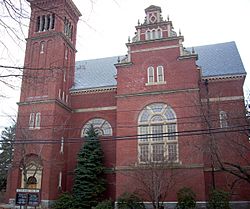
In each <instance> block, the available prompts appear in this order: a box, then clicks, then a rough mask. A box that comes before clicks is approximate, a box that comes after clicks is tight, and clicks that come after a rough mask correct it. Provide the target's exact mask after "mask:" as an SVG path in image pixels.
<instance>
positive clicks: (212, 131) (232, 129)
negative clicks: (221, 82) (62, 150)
mask: <svg viewBox="0 0 250 209" xmlns="http://www.w3.org/2000/svg"><path fill="white" fill-rule="evenodd" d="M249 129H250V125H244V126H234V127H230V128H212V129H193V130H185V131H177V132H171V133H166V132H163V133H155V134H136V135H127V136H109V137H107V136H101V139H100V141H117V140H118V141H119V140H138V139H155V138H157V137H165V138H170V137H173V136H175V137H184V136H200V135H210V134H221V133H235V132H245V131H249ZM61 140H62V139H43V140H42V139H16V140H14V141H8V140H0V142H6V141H7V142H12V143H13V144H59V143H61ZM81 141H86V139H84V138H65V139H64V143H79V142H81ZM170 141H171V140H170ZM174 142H176V141H175V140H173V143H174Z"/></svg>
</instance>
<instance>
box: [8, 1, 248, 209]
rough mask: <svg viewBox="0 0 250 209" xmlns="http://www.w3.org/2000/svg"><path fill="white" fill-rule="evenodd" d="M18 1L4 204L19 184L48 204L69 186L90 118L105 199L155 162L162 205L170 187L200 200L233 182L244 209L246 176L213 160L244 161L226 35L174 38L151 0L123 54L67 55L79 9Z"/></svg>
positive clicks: (238, 75)
mask: <svg viewBox="0 0 250 209" xmlns="http://www.w3.org/2000/svg"><path fill="white" fill-rule="evenodd" d="M30 4H31V11H32V13H31V21H30V28H29V35H28V38H27V48H26V56H25V61H24V65H25V70H24V78H23V81H22V89H21V97H20V102H19V111H18V121H17V133H16V135H17V140H20V144H17V145H16V148H15V155H14V160H13V165H12V168H11V170H10V172H9V178H8V189H7V201H9V202H10V203H13V204H14V202H15V198H16V193H17V191H21V192H25V191H27V189H26V190H22V188H28V189H29V191H32V190H35V191H38V192H39V195H40V198H41V205H44V206H48V205H50V203H52V202H53V200H55V199H56V198H57V197H58V195H59V194H60V193H61V192H62V191H71V189H72V185H73V177H74V176H73V174H74V169H75V166H76V157H77V153H78V151H79V149H80V147H81V145H82V143H83V141H84V135H85V133H86V130H87V129H88V127H89V126H90V124H93V126H94V128H95V129H96V130H97V131H98V133H99V134H100V135H101V139H100V140H101V143H102V148H103V151H104V157H105V159H104V161H105V162H104V163H105V166H106V167H107V168H108V169H107V170H108V172H107V175H106V177H107V180H108V185H107V192H106V196H107V197H111V198H112V199H113V200H115V199H116V198H117V197H119V196H120V195H121V194H122V193H123V192H125V191H128V192H139V193H140V191H142V190H143V189H142V188H141V185H140V182H138V181H137V180H138V179H136V177H135V175H134V174H135V173H136V171H138V170H143V169H146V167H147V166H148V165H150V166H152V165H153V166H155V165H157V166H158V167H159V166H160V169H158V170H162V169H163V168H164V171H165V173H166V174H167V175H168V178H167V179H168V180H171V181H172V182H169V185H170V186H169V187H170V189H169V191H166V192H167V193H168V195H166V197H165V199H164V202H166V203H167V202H168V203H169V204H170V203H171V202H172V203H173V202H176V192H177V191H178V190H179V189H180V188H182V187H183V186H186V187H191V188H192V189H193V191H194V192H195V193H196V194H197V201H198V203H199V204H200V206H202V204H204V203H205V201H207V198H208V194H209V191H210V189H211V188H213V187H215V188H223V189H225V190H227V191H233V195H232V197H231V200H232V201H233V203H234V204H236V205H241V206H242V207H243V206H245V208H247V207H250V206H249V204H250V203H249V200H250V189H249V186H248V187H247V183H245V181H242V180H241V181H235V179H236V178H235V177H234V176H233V175H229V174H228V173H226V172H222V165H221V163H224V162H230V163H232V164H233V163H235V164H237V165H242V166H243V167H244V166H247V165H248V166H249V164H247V163H246V162H245V161H244V160H245V159H246V158H247V157H249V149H248V152H247V150H246V149H242V146H241V145H245V146H244V147H248V148H249V144H248V137H247V135H246V131H245V127H246V126H245V125H246V124H245V106H244V97H243V90H242V86H243V83H244V79H245V76H246V72H245V70H244V67H243V64H242V62H241V58H240V55H239V53H238V50H237V48H236V45H235V43H234V42H228V43H221V44H214V45H207V46H199V47H195V48H185V47H184V46H183V41H184V37H183V36H182V35H181V34H177V33H176V32H175V31H174V30H173V26H172V22H171V21H170V20H164V19H163V17H162V15H161V8H160V7H157V6H153V5H152V6H150V7H148V8H146V9H145V13H146V18H145V21H144V22H143V23H139V22H138V25H137V26H136V27H135V28H136V35H135V37H133V39H132V40H131V41H129V42H128V43H127V44H126V45H127V48H128V53H127V54H126V55H125V56H115V57H108V58H102V59H96V60H84V61H78V62H75V53H76V49H75V44H76V30H77V22H78V18H79V17H80V16H81V14H80V12H79V10H78V9H77V7H76V6H75V5H74V3H73V2H72V1H71V0H54V1H49V0H33V1H30ZM228 153H230V154H228ZM231 166H232V165H231ZM229 167H230V165H227V167H226V168H227V169H231V167H230V168H229ZM233 170H235V169H233ZM143 171H145V172H142V173H144V174H147V175H148V173H147V169H146V170H143ZM170 173H171V175H170ZM140 175H142V174H140ZM169 175H170V176H169ZM137 177H138V175H137ZM145 178H146V176H145ZM235 182H237V184H236V183H235ZM172 184H174V186H173V185H172ZM164 187H167V185H164ZM142 196H143V198H144V201H145V202H149V197H148V196H147V195H146V194H142ZM247 205H248V206H247Z"/></svg>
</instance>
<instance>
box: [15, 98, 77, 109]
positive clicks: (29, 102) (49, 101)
mask: <svg viewBox="0 0 250 209" xmlns="http://www.w3.org/2000/svg"><path fill="white" fill-rule="evenodd" d="M52 103H56V104H58V105H59V106H61V107H62V108H64V109H66V110H67V111H69V112H72V109H71V108H70V107H69V106H67V105H66V104H64V103H62V102H61V101H59V100H57V99H46V100H37V101H28V102H18V103H17V105H18V106H25V105H33V104H52Z"/></svg>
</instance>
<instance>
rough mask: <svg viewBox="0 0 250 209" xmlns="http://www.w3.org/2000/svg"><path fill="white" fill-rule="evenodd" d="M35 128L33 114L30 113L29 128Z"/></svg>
mask: <svg viewBox="0 0 250 209" xmlns="http://www.w3.org/2000/svg"><path fill="white" fill-rule="evenodd" d="M34 126H35V113H30V117H29V128H30V129H33V128H34Z"/></svg>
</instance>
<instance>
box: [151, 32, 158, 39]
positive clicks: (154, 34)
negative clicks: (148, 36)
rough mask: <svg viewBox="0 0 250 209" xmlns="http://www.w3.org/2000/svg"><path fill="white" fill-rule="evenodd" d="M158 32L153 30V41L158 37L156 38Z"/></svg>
mask: <svg viewBox="0 0 250 209" xmlns="http://www.w3.org/2000/svg"><path fill="white" fill-rule="evenodd" d="M156 35H157V34H156V31H155V30H152V39H156V38H157V37H156Z"/></svg>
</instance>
